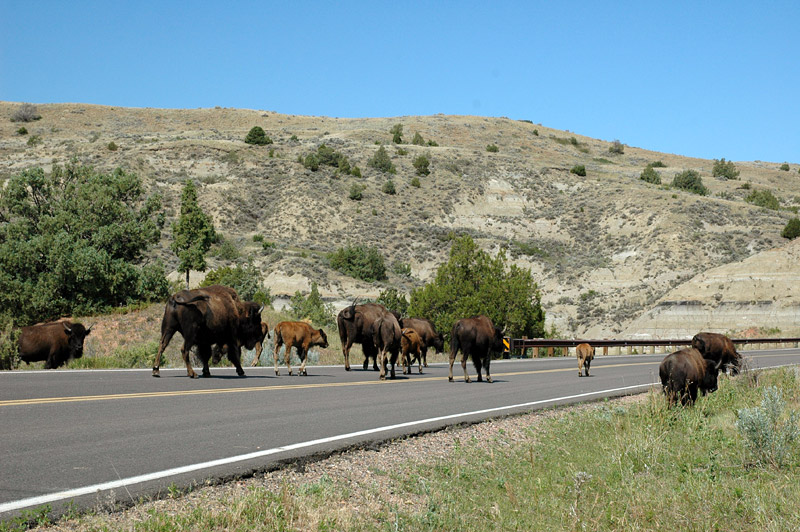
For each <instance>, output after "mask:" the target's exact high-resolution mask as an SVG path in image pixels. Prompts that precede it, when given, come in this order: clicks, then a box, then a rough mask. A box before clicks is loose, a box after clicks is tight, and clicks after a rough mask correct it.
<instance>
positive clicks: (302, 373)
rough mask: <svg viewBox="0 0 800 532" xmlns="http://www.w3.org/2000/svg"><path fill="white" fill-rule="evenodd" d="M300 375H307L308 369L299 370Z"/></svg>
mask: <svg viewBox="0 0 800 532" xmlns="http://www.w3.org/2000/svg"><path fill="white" fill-rule="evenodd" d="M300 375H303V376H305V377H308V371H307V370H303V371H301V372H300Z"/></svg>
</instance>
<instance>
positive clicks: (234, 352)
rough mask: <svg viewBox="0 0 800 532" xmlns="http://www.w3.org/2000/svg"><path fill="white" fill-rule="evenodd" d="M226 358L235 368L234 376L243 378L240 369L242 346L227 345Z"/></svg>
mask: <svg viewBox="0 0 800 532" xmlns="http://www.w3.org/2000/svg"><path fill="white" fill-rule="evenodd" d="M228 358H229V359H230V361H231V362H233V365H234V366H235V367H236V374H237V375H238V376H240V377H244V370H243V369H242V346H241V345H239V343H238V342H235V343H233V344H228Z"/></svg>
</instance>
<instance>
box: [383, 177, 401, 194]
mask: <svg viewBox="0 0 800 532" xmlns="http://www.w3.org/2000/svg"><path fill="white" fill-rule="evenodd" d="M381 192H383V193H384V194H389V195H390V196H394V195H395V194H397V189H396V188H395V186H394V181H392V180H391V179H388V180H387V181H386V182H385V183H384V184H383V186H382V187H381Z"/></svg>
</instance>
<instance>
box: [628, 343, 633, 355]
mask: <svg viewBox="0 0 800 532" xmlns="http://www.w3.org/2000/svg"><path fill="white" fill-rule="evenodd" d="M628 354H629V355H632V354H633V346H632V345H629V346H628Z"/></svg>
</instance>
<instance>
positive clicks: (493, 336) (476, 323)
mask: <svg viewBox="0 0 800 532" xmlns="http://www.w3.org/2000/svg"><path fill="white" fill-rule="evenodd" d="M450 342H451V344H450V376H449V377H448V378H449V380H450V382H453V362H454V361H455V359H456V355H457V354H458V351H459V350H461V367H462V368H463V369H464V382H471V381H470V378H469V374H467V358H468V357H470V356H471V357H472V363H473V364H474V365H475V369H476V370H477V371H478V382H481V381H482V380H483V379H482V377H481V367H482V368H483V369H484V370H486V380H487V381H488V382H492V377H491V375H490V374H489V363H490V362H491V361H492V351H494V352H497V353H502V352H503V348H504V347H505V346H504V345H503V332H502V331H501V330H500V329H498V328H497V327H495V326H494V324H493V323H492V320H491V319H489V318H488V317H487V316H477V317H475V318H464V319H461V320H458V321H457V322H456V323H455V325H453V333H452V336H451V340H450Z"/></svg>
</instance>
